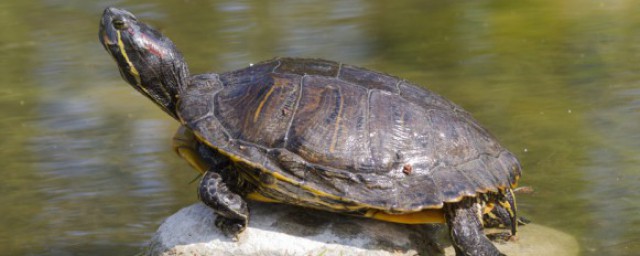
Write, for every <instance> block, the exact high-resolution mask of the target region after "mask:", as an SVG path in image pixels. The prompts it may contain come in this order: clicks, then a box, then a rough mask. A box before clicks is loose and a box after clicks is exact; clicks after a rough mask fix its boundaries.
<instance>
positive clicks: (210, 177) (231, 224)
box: [198, 168, 249, 239]
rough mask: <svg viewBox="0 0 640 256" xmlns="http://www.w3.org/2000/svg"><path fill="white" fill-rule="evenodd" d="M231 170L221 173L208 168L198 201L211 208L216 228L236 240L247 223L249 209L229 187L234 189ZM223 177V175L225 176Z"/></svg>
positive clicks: (201, 184)
mask: <svg viewBox="0 0 640 256" xmlns="http://www.w3.org/2000/svg"><path fill="white" fill-rule="evenodd" d="M232 171H233V170H230V168H224V169H222V171H218V170H214V169H213V168H210V169H209V170H208V171H207V172H205V174H204V176H203V178H202V182H201V183H200V188H199V189H198V195H199V196H200V200H202V202H204V203H205V204H206V205H207V206H209V207H211V208H212V209H213V210H214V211H215V212H216V214H217V215H218V217H217V218H216V222H215V224H216V227H218V228H220V230H221V231H222V233H224V234H225V235H227V236H229V237H232V238H234V239H237V236H238V234H240V233H241V232H242V231H244V230H245V228H246V227H247V224H248V223H249V208H248V207H247V203H246V202H245V200H244V199H243V198H242V197H241V196H240V195H239V194H238V193H236V192H233V191H232V190H231V189H230V187H234V185H233V183H231V182H233V180H234V179H233V178H232V176H235V175H230V174H229V173H230V172H232ZM225 174H226V176H227V177H225V176H223V175H225Z"/></svg>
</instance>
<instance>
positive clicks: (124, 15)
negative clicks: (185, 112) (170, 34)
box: [99, 7, 189, 118]
mask: <svg viewBox="0 0 640 256" xmlns="http://www.w3.org/2000/svg"><path fill="white" fill-rule="evenodd" d="M99 38H100V42H101V43H102V45H103V46H104V48H105V49H106V50H107V52H109V54H110V55H111V56H112V57H113V58H114V59H115V61H116V63H117V64H118V68H119V69H120V75H121V76H122V78H123V79H124V80H125V81H127V82H129V84H131V85H132V86H133V87H134V88H136V89H137V90H138V91H140V92H141V93H142V94H144V95H145V96H147V97H149V98H150V99H151V100H153V101H154V102H155V103H156V104H158V105H159V106H160V108H162V109H163V110H164V111H165V112H167V113H169V114H170V115H171V116H173V117H174V118H176V109H175V108H176V101H177V97H178V92H179V91H180V88H182V87H183V86H184V84H185V83H186V79H187V77H188V76H189V70H188V68H187V64H186V63H185V62H184V58H183V57H182V54H181V53H180V52H179V51H178V50H177V49H176V47H175V45H174V44H173V42H171V40H169V38H167V37H165V36H164V35H162V34H161V33H160V32H159V31H158V30H155V29H154V28H152V27H150V26H148V25H147V24H145V23H143V22H140V21H138V19H136V17H135V16H134V15H133V14H131V13H130V12H128V11H125V10H120V9H116V8H113V7H109V8H107V9H105V10H104V13H103V14H102V20H100V33H99Z"/></svg>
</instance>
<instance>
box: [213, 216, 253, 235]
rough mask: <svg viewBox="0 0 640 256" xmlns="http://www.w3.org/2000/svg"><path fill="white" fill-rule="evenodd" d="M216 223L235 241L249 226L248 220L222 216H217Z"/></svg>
mask: <svg viewBox="0 0 640 256" xmlns="http://www.w3.org/2000/svg"><path fill="white" fill-rule="evenodd" d="M215 225H216V227H217V228H219V229H220V231H222V233H223V234H224V235H225V236H227V237H230V238H231V239H233V240H234V241H237V240H238V235H239V234H240V233H242V231H244V230H245V229H246V228H247V222H246V220H237V219H229V218H225V217H222V216H218V217H217V218H216V221H215Z"/></svg>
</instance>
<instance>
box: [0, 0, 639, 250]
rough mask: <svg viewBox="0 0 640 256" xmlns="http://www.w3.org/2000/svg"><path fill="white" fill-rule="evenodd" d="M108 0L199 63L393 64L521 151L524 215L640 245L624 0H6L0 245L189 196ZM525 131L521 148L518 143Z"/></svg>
mask: <svg viewBox="0 0 640 256" xmlns="http://www.w3.org/2000/svg"><path fill="white" fill-rule="evenodd" d="M110 5H116V6H119V7H123V8H127V9H130V10H131V11H133V12H134V13H136V14H137V15H138V16H139V18H140V19H144V20H147V21H149V22H150V23H152V24H153V25H154V26H155V27H157V28H159V29H161V30H162V31H163V32H164V33H165V34H167V35H169V36H170V37H171V38H172V39H173V40H174V41H175V42H176V44H177V45H178V46H179V47H180V49H181V50H182V51H183V52H184V54H185V56H186V58H187V60H188V63H189V65H190V67H191V69H192V70H193V71H194V73H198V72H206V71H211V70H217V71H226V70H231V69H235V68H238V67H242V66H246V65H247V64H249V63H252V62H256V61H260V60H264V59H269V58H272V57H274V56H310V57H322V58H329V59H335V60H339V61H344V62H348V63H353V64H358V65H364V66H367V67H370V68H374V69H377V70H381V71H385V72H389V73H392V74H396V75H400V76H402V77H404V78H407V79H409V80H411V81H415V82H417V83H419V84H424V85H426V86H428V87H429V88H431V89H433V90H435V91H437V92H440V93H441V94H443V95H444V96H446V97H448V98H450V99H452V100H454V101H455V102H457V103H459V104H460V105H462V106H463V107H465V108H466V109H467V110H469V111H471V112H472V113H474V116H475V117H476V118H477V119H479V120H480V121H481V123H483V124H484V125H485V126H487V127H488V128H489V129H490V130H491V131H492V132H493V133H494V134H495V135H496V136H497V137H498V138H499V139H500V140H501V141H502V142H503V143H504V144H505V145H506V146H507V147H509V148H510V149H512V151H514V152H516V154H518V155H519V157H520V158H521V160H522V162H523V165H524V167H525V174H524V177H523V180H522V182H523V184H524V185H530V186H533V187H534V189H535V191H536V192H535V193H534V194H532V195H523V196H521V198H520V200H519V202H520V208H521V211H522V213H523V214H524V215H526V216H527V217H529V218H531V219H533V220H534V221H535V222H537V223H539V224H543V225H548V226H552V227H555V228H558V229H561V230H563V231H565V232H569V233H571V234H572V235H574V236H576V237H578V238H579V240H580V242H581V244H582V246H583V248H584V250H583V252H584V254H587V255H602V254H608V255H632V254H634V253H635V252H637V251H638V250H640V248H639V247H638V245H637V244H639V243H638V242H639V241H640V224H639V223H640V216H638V215H637V212H638V211H639V209H640V203H638V200H637V198H638V197H639V196H640V192H639V190H638V189H637V188H636V187H637V184H639V183H640V174H639V173H638V172H637V166H640V155H639V154H638V152H640V128H638V125H637V123H638V122H637V120H640V100H639V97H640V90H639V89H638V88H640V84H639V83H638V81H640V80H639V79H638V74H637V67H638V66H640V58H638V56H640V43H639V42H640V34H638V33H637V31H638V28H639V26H640V19H638V18H637V15H635V12H634V10H636V9H637V8H638V7H639V6H638V3H636V2H634V1H624V0H623V1H615V2H599V3H595V2H594V3H590V4H586V5H585V4H584V1H562V2H559V1H538V2H535V3H534V2H500V1H499V2H431V1H360V0H350V1H302V2H300V1H280V2H265V1H204V0H191V1H179V2H172V1H155V2H154V3H141V2H135V3H134V2H131V1H108V2H101V3H100V4H97V5H96V4H95V3H89V2H86V1H77V0H75V1H43V2H42V3H41V5H33V4H31V3H29V2H26V1H22V2H21V1H5V2H3V3H2V4H0V6H2V10H4V11H3V15H0V21H1V22H2V24H5V25H6V26H4V29H5V30H6V31H7V32H6V33H0V54H1V55H2V56H3V58H2V61H0V84H1V86H0V113H1V117H0V127H1V128H2V129H0V145H1V147H0V152H1V153H2V154H0V160H2V162H3V166H4V168H3V169H2V170H0V172H1V174H2V176H3V179H0V194H1V195H2V196H0V205H3V206H4V207H5V208H3V210H4V212H3V218H0V226H1V227H2V228H0V248H3V249H4V250H5V252H6V253H7V254H9V255H24V254H69V255H73V254H83V253H84V254H104V255H113V254H132V253H135V252H137V251H138V250H139V248H140V246H142V244H143V243H144V242H145V241H146V240H147V239H148V238H149V236H150V234H151V233H152V232H153V231H154V230H155V228H156V227H157V226H158V224H159V223H160V222H161V221H162V219H163V218H165V217H166V216H168V215H170V214H171V213H173V212H175V211H176V210H177V209H179V208H180V207H182V206H185V205H188V204H190V203H192V202H194V201H195V200H196V196H195V192H194V189H195V184H189V181H190V180H192V179H193V178H194V176H195V175H196V174H195V172H193V171H192V170H190V169H189V168H188V167H187V166H186V165H185V164H184V163H183V162H182V161H181V160H179V159H177V157H176V156H175V155H174V154H173V152H171V148H170V145H169V144H170V137H171V135H172V133H173V131H174V129H175V128H176V126H177V124H176V122H175V121H173V120H171V119H170V118H169V117H167V116H166V115H165V114H164V113H162V112H161V111H159V110H158V109H157V108H156V107H155V106H154V105H153V104H152V103H151V102H148V100H147V99H145V98H144V97H142V96H139V95H137V93H136V92H135V91H134V90H132V89H131V88H129V87H128V86H127V85H126V84H125V83H124V82H123V81H122V80H121V79H120V78H119V75H118V73H117V70H116V68H115V64H114V63H113V61H112V60H111V59H110V58H109V57H108V55H107V54H106V53H105V52H104V50H103V49H102V48H101V46H100V45H99V43H98V42H97V39H96V34H97V22H98V19H99V15H100V14H101V12H102V10H103V9H104V7H106V6H110ZM525 149H526V150H525Z"/></svg>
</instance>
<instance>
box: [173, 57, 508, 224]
mask: <svg viewBox="0 0 640 256" xmlns="http://www.w3.org/2000/svg"><path fill="white" fill-rule="evenodd" d="M177 112H178V115H179V116H180V118H181V120H182V122H183V123H184V124H185V125H186V126H187V127H188V128H190V129H192V130H193V131H194V133H195V134H196V137H197V138H198V139H199V140H200V141H201V142H203V143H204V144H206V145H208V146H209V147H211V148H212V149H214V150H215V151H216V152H218V153H219V154H221V155H223V156H226V157H228V158H230V159H231V160H232V161H233V162H234V164H235V165H234V166H235V167H236V169H237V171H238V172H239V174H240V176H242V177H243V178H244V180H246V181H247V182H249V183H250V184H253V185H254V186H253V187H254V188H253V189H255V192H257V193H259V194H260V195H261V196H263V198H267V199H269V200H272V201H278V202H285V203H291V204H296V205H302V206H308V207H314V208H320V209H325V210H333V211H351V212H353V211H358V210H362V209H380V210H384V211H388V212H394V213H402V212H414V211H420V210H423V209H436V208H441V207H442V206H443V203H445V202H457V201H459V200H461V199H462V198H463V197H465V196H469V197H474V196H477V195H478V194H481V193H487V192H490V191H492V192H497V191H499V190H503V189H506V188H510V187H514V186H515V184H516V182H517V180H518V178H519V176H520V166H519V163H518V160H517V159H516V158H515V157H514V156H513V155H512V154H511V153H510V152H509V151H507V150H506V149H504V148H503V147H502V146H500V144H498V142H497V141H496V139H495V138H494V137H493V136H492V135H491V134H490V133H489V132H488V131H487V130H485V129H484V128H482V127H481V126H480V125H479V124H478V123H477V121H476V120H474V119H473V118H472V117H471V115H469V114H468V113H467V112H466V111H464V110H463V109H462V108H460V107H459V106H457V105H455V104H453V103H452V102H450V101H449V100H447V99H445V98H443V97H441V96H439V95H437V94H435V93H433V92H431V91H429V90H426V89H423V88H421V87H418V86H416V85H413V84H410V83H409V82H407V81H404V80H402V79H399V78H397V77H393V76H389V75H386V74H382V73H378V72H374V71H370V70H366V69H363V68H360V67H356V66H351V65H346V64H340V63H336V62H333V61H327V60H320V59H298V58H280V59H274V60H270V61H266V62H263V63H259V64H255V65H252V66H250V67H247V68H243V69H240V70H236V71H232V72H227V73H223V74H220V75H216V74H205V75H198V76H194V77H192V78H191V81H190V83H189V85H188V86H186V87H185V88H183V90H182V92H181V94H180V103H179V104H178V109H177Z"/></svg>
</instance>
